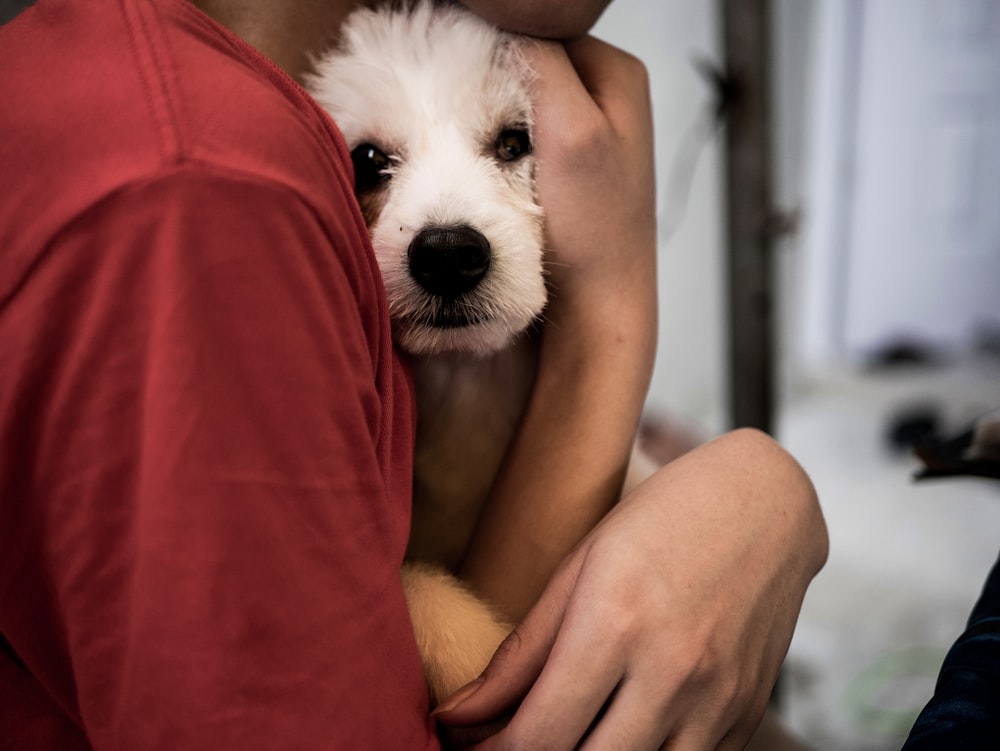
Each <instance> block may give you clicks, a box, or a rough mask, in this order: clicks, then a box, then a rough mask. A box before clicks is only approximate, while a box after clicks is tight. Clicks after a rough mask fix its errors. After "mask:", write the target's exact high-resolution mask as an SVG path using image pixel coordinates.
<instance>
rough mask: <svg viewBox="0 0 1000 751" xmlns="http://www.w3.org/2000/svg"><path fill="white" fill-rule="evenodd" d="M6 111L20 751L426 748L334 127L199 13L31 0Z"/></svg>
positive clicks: (1, 459) (381, 406)
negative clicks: (30, 750) (33, 0)
mask: <svg viewBox="0 0 1000 751" xmlns="http://www.w3.org/2000/svg"><path fill="white" fill-rule="evenodd" d="M0 103H2V104H0V182H2V185H3V189H2V199H0V633H2V634H3V636H4V637H5V638H6V640H7V641H8V642H9V645H10V648H5V649H3V650H0V748H3V749H14V750H16V751H24V750H25V749H44V750H45V751H76V750H77V749H90V748H92V749H97V750H100V749H120V750H121V751H151V750H153V749H164V750H169V751H181V750H184V751H187V750H189V749H206V750H208V749H211V751H225V750H228V749H233V750H236V749H239V750H240V751H248V750H251V749H266V750H267V751H275V749H282V750H283V751H284V750H291V749H303V750H306V749H308V751H317V749H341V748H342V749H352V750H357V749H362V750H363V749H373V750H374V751H386V750H387V749H424V748H433V747H435V746H436V743H437V742H436V740H435V738H434V733H433V723H432V720H431V719H430V718H429V717H428V715H427V699H426V691H425V688H424V683H423V677H422V674H421V670H420V665H419V659H418V655H417V651H416V646H415V644H414V640H413V636H412V632H411V630H410V623H409V619H408V616H407V613H406V607H405V602H404V599H403V594H402V590H401V587H400V583H399V565H400V563H401V560H402V557H403V552H404V549H405V546H406V538H407V533H408V527H409V504H410V481H411V479H410V472H411V453H412V440H413V438H412V435H413V433H412V428H413V426H412V403H411V392H410V386H409V382H408V378H407V374H406V372H405V370H404V369H403V367H402V365H401V363H400V362H399V360H398V358H397V357H396V355H395V354H394V351H393V349H392V345H391V341H390V338H389V325H388V315H387V309H386V303H385V300H384V296H383V293H382V288H381V283H380V281H379V277H378V273H377V267H376V265H375V261H374V257H373V254H372V251H371V247H370V245H369V243H368V240H367V236H366V234H365V231H364V225H363V223H362V220H361V217H360V214H359V211H358V209H357V206H356V203H355V202H354V199H353V196H352V193H351V168H350V160H349V158H348V155H347V153H346V149H345V146H344V144H343V142H342V140H341V138H340V136H339V134H338V133H337V132H336V130H335V128H334V126H333V124H332V123H331V122H330V121H329V119H327V118H326V116H325V115H324V114H323V113H322V112H321V111H320V110H319V109H318V108H317V107H316V105H315V104H314V103H313V102H312V100H311V99H310V98H309V97H308V96H307V95H306V94H305V93H304V92H303V91H302V90H301V89H300V88H299V87H298V86H297V85H296V84H294V83H293V82H292V81H291V80H290V79H289V78H287V77H286V76H285V75H284V74H283V73H281V72H280V71H279V70H278V69H277V68H275V66H274V65H272V64H271V63H270V62H269V61H267V60H266V59H265V58H263V57H262V56H260V55H259V54H257V53H256V52H255V51H254V50H252V49H251V48H250V47H248V46H247V45H245V44H244V43H242V42H241V41H240V40H238V39H237V38H235V37H234V36H232V35H231V34H229V33H228V32H226V31H225V30H224V29H223V28H221V27H220V26H218V25H217V24H215V23H213V22H212V21H210V20H209V19H208V18H207V17H205V16H204V15H203V14H201V13H200V12H199V11H198V10H197V9H195V8H194V7H193V6H190V5H188V4H187V3H185V2H183V1H182V0H163V1H162V2H156V3H154V2H149V0H87V1H86V2H80V1H79V0H40V1H39V2H38V3H37V4H36V5H34V6H32V7H29V8H28V9H27V10H25V11H23V12H22V13H21V15H19V16H18V17H16V18H15V19H14V20H13V21H11V22H9V23H8V24H6V25H5V26H3V27H0ZM15 655H16V656H15Z"/></svg>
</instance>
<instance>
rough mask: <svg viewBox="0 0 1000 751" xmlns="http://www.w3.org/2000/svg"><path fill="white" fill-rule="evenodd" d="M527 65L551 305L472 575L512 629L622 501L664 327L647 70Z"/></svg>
mask: <svg viewBox="0 0 1000 751" xmlns="http://www.w3.org/2000/svg"><path fill="white" fill-rule="evenodd" d="M567 50H568V54H567ZM529 52H530V54H531V58H532V63H533V65H534V67H535V68H536V70H537V72H538V82H537V87H536V92H535V95H536V99H537V102H538V105H537V124H536V139H535V146H536V148H535V154H536V158H537V173H538V190H539V198H540V201H541V203H542V205H543V207H544V208H545V210H546V233H547V241H548V243H549V246H550V249H551V250H550V256H549V273H550V282H551V286H552V288H553V295H552V300H551V301H550V304H549V306H548V308H547V310H546V313H545V319H546V320H545V324H544V328H543V333H542V352H541V363H540V368H539V373H538V377H537V380H536V383H535V386H534V388H533V391H532V394H531V399H530V402H529V406H528V410H527V413H526V415H525V417H524V419H523V421H522V424H521V426H520V429H519V431H518V433H517V435H516V437H515V440H514V442H513V445H512V446H511V449H510V452H509V454H508V457H507V461H506V464H505V467H504V469H503V471H502V472H501V475H500V477H499V478H498V484H497V486H496V488H495V490H494V493H493V494H492V497H491V499H490V502H489V504H488V505H487V508H486V510H485V512H484V515H483V518H482V519H481V523H480V525H479V527H478V529H477V531H476V534H475V536H474V539H473V541H472V543H471V545H470V546H469V554H468V556H467V558H466V560H465V562H464V565H463V569H462V574H463V576H464V577H465V578H466V579H467V580H468V581H469V582H470V583H471V584H472V586H473V587H474V588H475V589H476V590H477V591H478V592H480V593H481V594H483V595H485V596H486V597H487V598H488V599H490V600H491V601H492V602H494V603H495V604H496V605H498V606H499V607H500V608H501V609H502V610H503V611H504V612H506V613H507V614H508V615H509V616H510V617H512V618H514V619H515V620H519V619H520V618H521V617H523V615H524V614H525V613H526V612H527V610H528V608H530V606H531V605H532V604H533V603H534V602H535V600H536V599H537V597H538V595H539V594H540V593H541V591H542V589H543V588H544V586H545V583H546V581H547V580H548V577H549V575H550V574H551V572H552V571H553V570H554V569H555V567H556V566H557V565H558V563H559V561H561V560H562V559H563V557H565V555H566V554H567V553H568V552H569V551H570V550H571V549H572V548H573V547H574V546H575V545H576V544H577V543H578V542H579V541H580V540H581V539H582V538H583V537H584V535H586V534H587V532H589V531H590V530H591V529H592V528H593V526H594V525H595V524H596V523H597V522H598V521H600V519H601V518H602V517H603V516H604V515H605V514H606V513H607V511H608V509H609V508H611V506H612V505H613V504H614V503H615V502H616V501H617V499H618V496H619V495H620V493H621V485H622V479H623V476H624V470H625V466H626V464H627V461H628V457H629V452H630V448H631V444H632V442H633V439H634V437H635V432H636V426H637V424H638V420H639V415H640V412H641V409H642V405H643V402H644V400H645V395H646V389H647V387H648V383H649V377H650V373H651V370H652V364H653V354H654V349H655V340H656V317H657V311H656V268H655V260H656V224H655V189H654V178H653V155H652V149H653V147H652V118H651V112H650V106H649V97H648V86H647V79H646V74H645V69H644V68H643V66H642V65H641V63H639V62H638V61H637V60H635V59H634V58H632V57H631V56H629V55H627V54H625V53H623V52H621V51H619V50H616V49H614V48H612V47H610V46H609V45H606V44H604V43H603V42H599V41H597V40H596V39H592V38H586V39H583V40H580V41H578V42H574V43H570V44H568V45H567V47H566V49H565V50H564V48H563V47H562V46H561V45H557V44H541V43H540V44H539V45H537V46H532V47H531V49H529Z"/></svg>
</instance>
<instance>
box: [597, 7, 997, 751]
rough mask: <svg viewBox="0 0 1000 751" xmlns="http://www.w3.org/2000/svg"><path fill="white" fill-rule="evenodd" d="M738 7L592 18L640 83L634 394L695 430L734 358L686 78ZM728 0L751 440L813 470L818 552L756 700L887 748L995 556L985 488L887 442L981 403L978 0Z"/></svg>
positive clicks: (965, 420)
mask: <svg viewBox="0 0 1000 751" xmlns="http://www.w3.org/2000/svg"><path fill="white" fill-rule="evenodd" d="M739 4H740V3H739V0H736V2H730V3H728V4H721V3H713V2H704V0H616V1H615V2H614V3H613V4H612V6H611V8H610V9H609V10H608V11H607V12H606V13H605V16H604V17H603V18H602V20H601V22H600V24H599V26H598V29H597V31H596V34H597V35H598V36H600V37H602V38H604V39H607V40H608V41H611V42H612V43H614V44H616V45H618V46H620V47H623V48H624V49H627V50H629V51H631V52H633V53H634V54H636V55H637V56H639V57H640V58H641V59H643V60H644V61H645V63H646V64H647V66H648V68H649V70H650V75H651V80H652V93H653V99H654V108H655V116H656V120H657V149H658V153H657V155H656V160H657V170H658V182H659V193H658V206H659V219H660V246H661V247H660V272H659V273H660V290H661V318H660V344H659V355H658V360H657V366H656V371H655V375H654V380H653V385H652V390H651V392H650V397H649V410H650V413H651V414H665V415H667V416H669V419H670V421H671V424H673V425H675V426H676V425H679V426H681V427H683V428H686V429H690V430H692V431H694V432H695V433H698V434H701V435H706V436H710V435H713V434H715V433H718V432H720V431H722V430H724V429H726V428H728V427H730V426H731V425H732V424H733V421H734V418H733V412H732V401H733V399H732V392H733V383H732V381H733V379H734V377H735V378H737V379H738V378H739V377H741V376H739V375H738V374H739V373H740V372H742V371H740V370H739V369H738V368H736V369H734V367H733V366H732V356H731V354H730V345H731V341H730V340H731V332H732V330H733V324H732V322H731V321H730V319H729V311H730V309H731V307H732V305H733V298H732V297H731V291H732V289H731V285H730V284H729V282H728V281H727V279H728V278H729V273H730V268H731V266H732V261H731V259H730V257H729V255H728V253H729V252H730V251H729V245H730V240H729V235H728V229H727V227H728V226H729V225H728V224H727V223H728V221H729V219H730V215H729V209H730V208H731V206H729V205H727V197H728V196H730V195H732V194H729V193H727V178H726V175H727V162H726V159H727V155H728V153H729V152H728V151H727V148H726V131H725V130H724V129H720V128H717V127H714V126H713V113H714V110H715V107H716V105H717V103H718V101H719V97H718V89H719V87H718V86H713V84H712V83H711V78H712V77H711V75H710V74H707V73H706V71H707V70H708V69H710V68H712V67H714V68H715V69H717V70H719V71H722V70H724V69H725V67H726V66H725V59H726V54H725V49H726V48H725V43H724V28H725V21H726V17H725V12H724V10H723V9H724V8H727V7H728V8H729V9H730V11H731V10H732V7H733V6H738V5H739ZM745 4H747V5H752V6H759V7H761V8H764V9H765V10H766V16H765V23H766V31H767V37H768V40H769V42H768V48H767V56H766V57H767V62H768V64H769V70H768V72H767V83H768V84H769V87H770V97H769V102H767V104H768V106H767V108H766V114H767V136H768V142H769V149H770V153H769V154H768V155H767V156H768V159H767V165H768V166H769V168H770V174H769V179H770V186H769V193H770V202H771V205H772V207H773V213H774V217H772V219H773V222H772V224H773V228H774V235H773V238H772V241H771V242H770V243H769V248H768V253H769V262H770V264H771V266H770V268H769V269H768V275H769V278H770V279H771V280H772V281H773V290H772V292H773V309H772V310H773V320H772V321H771V323H770V333H771V334H772V338H771V341H770V343H769V345H768V346H770V347H772V348H773V353H772V355H771V356H770V359H772V360H773V370H772V371H771V372H770V373H769V374H768V379H769V382H770V385H771V387H772V388H773V392H774V405H773V409H772V410H771V413H772V418H771V420H772V423H771V432H772V433H774V434H775V435H776V437H777V438H778V439H779V440H780V441H781V442H782V443H783V444H785V445H786V446H787V447H788V448H789V449H790V450H791V451H792V453H793V454H795V455H796V456H797V457H798V458H799V460H800V461H801V462H802V463H803V465H804V466H805V467H806V469H807V471H808V472H809V473H810V474H811V476H812V477H813V480H814V482H815V484H816V486H817V489H818V491H819V494H820V499H821V502H822V504H823V507H824V510H825V513H826V516H827V521H828V524H829V527H830V535H831V544H832V551H831V556H830V560H829V563H828V564H827V566H826V568H825V569H824V571H823V572H822V573H821V574H820V576H819V577H818V578H817V579H816V581H815V583H814V584H813V587H812V588H811V590H810V592H809V595H808V596H807V599H806V602H805V604H804V607H803V612H802V617H801V621H800V625H799V628H798V631H797V634H796V637H795V640H794V642H793V644H792V648H791V651H790V654H789V658H788V662H787V667H786V671H785V675H784V678H783V681H782V683H781V692H780V703H779V707H780V710H781V713H782V714H783V715H784V717H785V718H786V719H787V720H788V723H789V724H790V726H791V727H792V728H793V729H794V730H795V731H796V732H797V733H798V734H799V735H800V736H802V737H803V738H804V739H806V740H807V741H809V742H810V743H811V744H812V745H813V746H814V747H815V748H817V749H821V750H822V751H828V750H829V751H834V750H839V749H843V750H844V751H847V750H850V751H881V750H882V749H898V748H899V746H900V744H901V743H902V741H903V739H904V738H905V737H906V733H907V731H908V729H909V727H910V725H911V724H912V722H913V719H914V718H915V716H916V714H917V712H918V711H919V709H920V708H921V707H922V706H923V704H924V703H925V702H926V701H927V699H928V698H929V697H930V695H931V693H932V691H933V685H934V677H935V675H936V673H937V669H938V667H939V665H940V662H941V659H942V658H943V656H944V653H945V650H946V649H947V647H948V646H949V645H950V643H951V642H952V641H953V640H954V639H955V637H957V636H958V634H959V633H960V632H961V631H962V628H963V625H964V622H965V619H966V617H967V616H968V613H969V610H970V609H971V607H972V605H973V603H974V601H975V599H976V596H977V595H978V593H979V590H980V587H981V585H982V582H983V580H984V578H985V576H986V574H987V572H988V570H989V568H990V566H991V565H992V563H993V561H994V560H995V559H996V557H997V553H998V550H1000V481H998V480H989V479H977V478H958V479H935V480H920V481H916V480H915V479H914V475H915V473H916V471H917V470H918V468H919V463H918V462H917V461H916V459H915V458H914V457H913V455H912V452H911V451H910V450H909V447H908V444H909V442H910V441H911V440H912V439H913V437H914V436H920V435H927V434H928V433H932V434H935V435H939V436H948V435H951V434H954V433H958V432H959V431H961V430H963V429H964V428H966V427H968V425H969V424H970V423H971V422H972V421H973V420H974V419H976V418H977V417H979V416H981V415H983V414H984V413H986V412H989V411H990V410H993V409H997V408H1000V2H995V0H772V2H770V3H766V2H751V0H746V3H745ZM738 195H739V193H737V196H738ZM729 203H732V201H731V200H730V201H729ZM739 283H740V279H739V277H738V276H737V277H736V278H735V279H734V280H733V284H735V285H739ZM734 373H736V374H737V375H736V376H734Z"/></svg>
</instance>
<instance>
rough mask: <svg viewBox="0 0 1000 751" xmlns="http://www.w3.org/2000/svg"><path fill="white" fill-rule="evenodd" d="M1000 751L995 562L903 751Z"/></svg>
mask: <svg viewBox="0 0 1000 751" xmlns="http://www.w3.org/2000/svg"><path fill="white" fill-rule="evenodd" d="M952 749H975V750H977V751H978V749H983V751H996V750H997V749H1000V560H998V561H997V563H996V564H995V565H994V566H993V571H991V572H990V575H989V578H988V579H987V580H986V586H985V587H984V589H983V593H982V595H981V596H980V598H979V601H978V602H977V603H976V607H975V608H974V609H973V611H972V615H971V616H970V618H969V625H968V628H967V629H966V630H965V633H963V634H962V635H961V636H960V637H959V638H958V641H956V642H955V644H954V645H953V646H952V648H951V650H949V652H948V655H947V656H946V657H945V659H944V664H943V665H942V666H941V673H940V675H939V676H938V681H937V686H936V688H935V690H934V697H933V698H932V699H931V700H930V702H929V703H928V704H927V706H926V707H924V710H923V712H921V713H920V716H919V717H918V718H917V721H916V723H915V724H914V726H913V729H912V730H911V731H910V737H909V738H908V739H907V741H906V743H905V745H904V746H903V751H932V750H933V751H952Z"/></svg>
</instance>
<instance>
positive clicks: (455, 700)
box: [431, 678, 486, 715]
mask: <svg viewBox="0 0 1000 751" xmlns="http://www.w3.org/2000/svg"><path fill="white" fill-rule="evenodd" d="M484 683H486V679H485V678H476V680H474V681H471V682H469V683H466V684H465V685H464V686H462V688H460V689H458V691H456V692H455V693H453V694H452V695H451V696H449V697H448V698H447V699H445V700H444V701H443V702H442V703H441V704H440V705H439V706H438V708H437V709H435V710H434V711H433V712H431V715H439V714H441V713H442V712H450V711H451V710H453V709H455V708H457V707H458V705H459V704H461V703H463V702H464V701H465V700H466V699H468V698H469V697H470V696H472V695H473V694H474V693H476V691H478V690H479V687H480V686H482V685H483V684H484Z"/></svg>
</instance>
